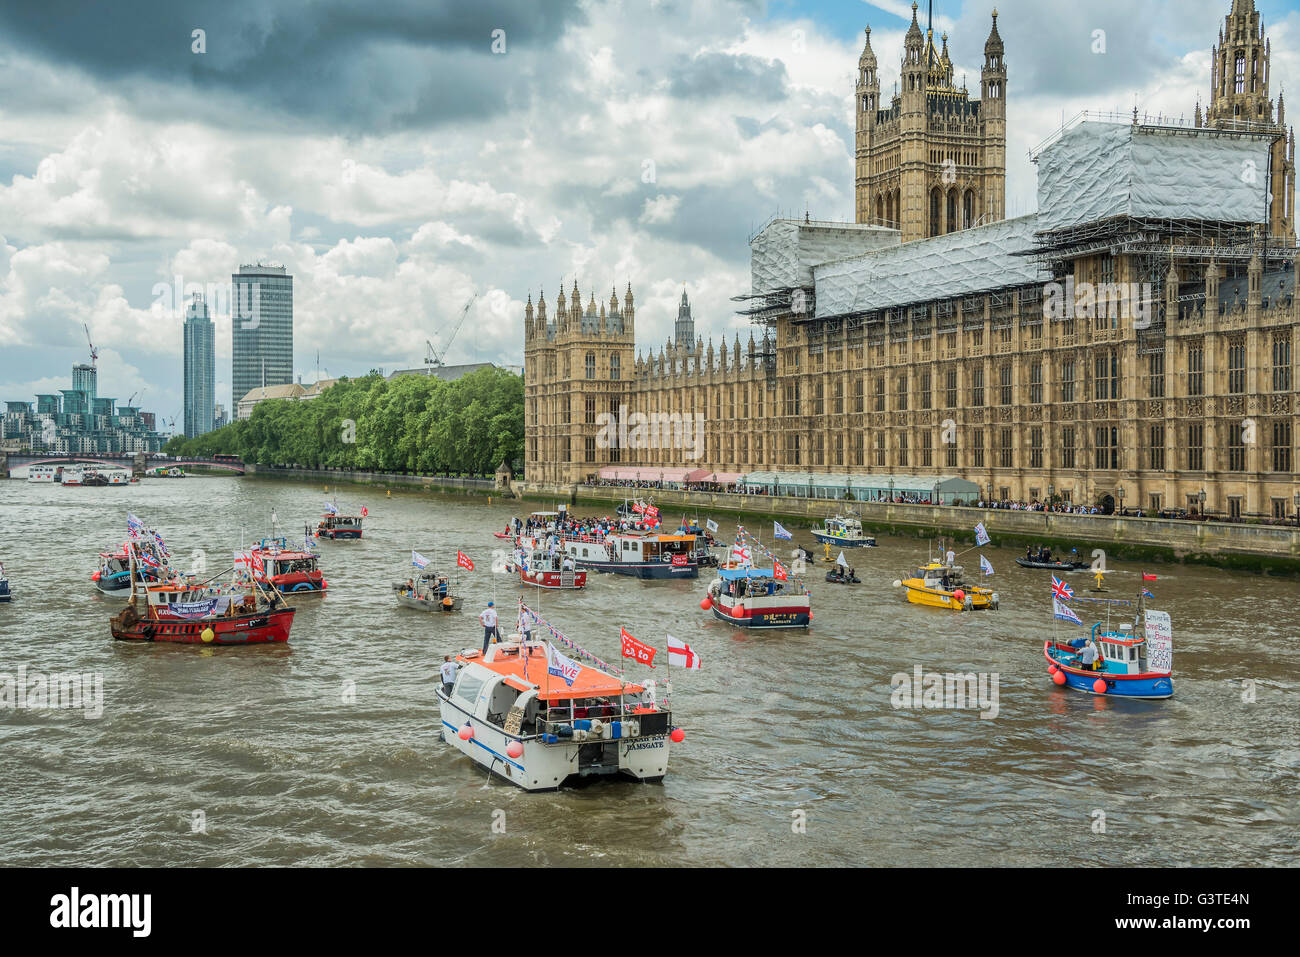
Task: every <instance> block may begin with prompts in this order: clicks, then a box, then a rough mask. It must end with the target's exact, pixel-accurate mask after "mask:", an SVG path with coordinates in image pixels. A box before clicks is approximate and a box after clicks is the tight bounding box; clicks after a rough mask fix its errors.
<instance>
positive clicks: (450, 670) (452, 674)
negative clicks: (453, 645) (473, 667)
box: [438, 655, 456, 698]
mask: <svg viewBox="0 0 1300 957" xmlns="http://www.w3.org/2000/svg"><path fill="white" fill-rule="evenodd" d="M438 670H439V671H440V672H441V673H442V693H443V694H445V695H446V696H447V697H448V698H450V697H451V689H452V687H454V686H455V684H456V662H454V661H452V660H451V655H445V656H443V659H442V667H441V668H439V669H438Z"/></svg>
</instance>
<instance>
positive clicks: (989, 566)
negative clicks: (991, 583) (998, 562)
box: [980, 555, 993, 575]
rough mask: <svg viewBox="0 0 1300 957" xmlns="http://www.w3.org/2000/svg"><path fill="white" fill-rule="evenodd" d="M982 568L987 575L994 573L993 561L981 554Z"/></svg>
mask: <svg viewBox="0 0 1300 957" xmlns="http://www.w3.org/2000/svg"><path fill="white" fill-rule="evenodd" d="M980 570H981V571H983V572H984V574H985V575H992V574H993V563H992V562H991V561H989V560H988V559H987V558H985V557H984V556H983V555H981V556H980Z"/></svg>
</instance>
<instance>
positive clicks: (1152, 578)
mask: <svg viewBox="0 0 1300 957" xmlns="http://www.w3.org/2000/svg"><path fill="white" fill-rule="evenodd" d="M1142 580H1143V581H1144V582H1153V581H1155V580H1156V576H1155V575H1149V574H1147V573H1146V572H1143V573H1142Z"/></svg>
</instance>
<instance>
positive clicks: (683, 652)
mask: <svg viewBox="0 0 1300 957" xmlns="http://www.w3.org/2000/svg"><path fill="white" fill-rule="evenodd" d="M668 664H669V665H677V666H678V667H681V668H685V669H687V670H688V671H698V670H699V667H700V656H699V655H697V654H696V653H695V652H693V651H691V646H690V645H688V644H686V642H684V641H678V640H677V639H676V638H674V637H673V636H672V635H669V636H668Z"/></svg>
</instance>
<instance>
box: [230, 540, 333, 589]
mask: <svg viewBox="0 0 1300 957" xmlns="http://www.w3.org/2000/svg"><path fill="white" fill-rule="evenodd" d="M249 552H250V556H249V557H250V561H249V562H248V566H249V570H250V571H251V573H252V576H253V578H255V579H256V580H257V581H258V582H259V583H261V584H262V585H266V586H268V587H270V588H274V589H275V590H276V591H278V592H280V593H281V594H282V595H283V594H290V593H293V594H301V593H313V592H315V593H323V592H324V591H325V590H326V589H327V588H329V582H327V581H326V580H325V576H324V575H323V574H322V573H321V570H320V556H318V555H314V554H312V553H311V552H310V551H305V550H301V549H295V548H291V547H290V546H289V541H288V539H286V538H284V537H280V538H264V539H262V540H261V541H260V542H258V543H257V544H256V545H254V546H253V547H252V548H251V549H250V550H249Z"/></svg>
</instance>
